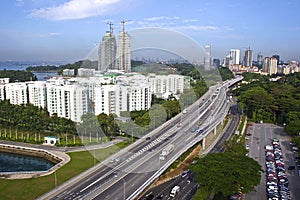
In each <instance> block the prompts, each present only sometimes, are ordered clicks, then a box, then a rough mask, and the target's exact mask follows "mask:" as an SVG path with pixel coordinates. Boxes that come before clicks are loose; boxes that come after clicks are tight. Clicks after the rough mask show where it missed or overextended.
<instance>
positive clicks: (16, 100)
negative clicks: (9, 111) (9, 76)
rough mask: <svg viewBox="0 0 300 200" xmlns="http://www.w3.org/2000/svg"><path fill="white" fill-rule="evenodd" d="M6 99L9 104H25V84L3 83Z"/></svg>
mask: <svg viewBox="0 0 300 200" xmlns="http://www.w3.org/2000/svg"><path fill="white" fill-rule="evenodd" d="M5 93H6V99H9V102H10V103H11V104H19V105H20V104H27V103H28V98H27V85H26V83H25V82H20V83H7V84H5Z"/></svg>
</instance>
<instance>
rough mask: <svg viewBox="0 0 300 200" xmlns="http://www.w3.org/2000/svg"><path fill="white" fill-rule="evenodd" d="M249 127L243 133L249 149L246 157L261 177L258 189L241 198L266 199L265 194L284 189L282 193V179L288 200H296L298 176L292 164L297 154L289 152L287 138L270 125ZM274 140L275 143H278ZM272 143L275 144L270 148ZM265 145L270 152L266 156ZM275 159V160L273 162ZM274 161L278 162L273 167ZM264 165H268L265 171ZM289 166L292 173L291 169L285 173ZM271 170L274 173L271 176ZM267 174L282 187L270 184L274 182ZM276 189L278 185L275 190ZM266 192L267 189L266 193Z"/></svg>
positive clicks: (297, 196)
mask: <svg viewBox="0 0 300 200" xmlns="http://www.w3.org/2000/svg"><path fill="white" fill-rule="evenodd" d="M251 124H252V125H251V126H249V128H248V130H247V133H246V134H247V135H246V137H247V139H246V145H247V147H249V156H250V157H252V158H254V159H255V160H257V161H258V162H259V164H260V165H261V166H262V169H263V170H264V171H265V173H263V174H262V179H261V182H260V185H259V186H257V187H256V192H251V193H249V194H247V195H246V196H245V198H246V199H247V200H257V199H268V198H267V191H269V192H268V193H274V191H276V190H280V188H281V187H283V188H284V189H282V190H285V187H284V186H283V185H284V184H285V182H284V181H283V179H285V178H284V177H285V175H286V177H287V181H286V183H288V184H285V185H286V186H287V187H288V189H289V190H290V198H291V199H299V198H300V176H299V174H298V171H297V165H296V163H295V159H296V157H297V154H296V153H295V152H293V151H292V147H293V146H292V145H291V144H290V137H289V136H287V135H286V134H285V133H284V131H283V127H280V126H276V125H273V124H256V123H251ZM273 139H275V140H273ZM276 139H278V141H277V140H276ZM273 142H275V143H274V144H273ZM267 145H270V146H272V148H273V150H269V153H267V152H266V146H267ZM274 145H275V146H274ZM268 148H271V147H268ZM268 148H267V149H268ZM272 157H274V166H273V164H272ZM275 157H277V158H276V159H275ZM280 159H282V161H280ZM276 160H278V161H277V163H275V161H276ZM267 162H268V163H267ZM266 164H268V166H269V167H266ZM290 166H295V169H292V167H291V168H290V169H288V168H289V167H290ZM274 169H275V173H274V174H273V172H274ZM266 172H267V173H266ZM278 173H279V174H278ZM267 174H273V175H274V176H275V177H276V178H277V181H279V183H280V181H281V182H282V183H283V184H277V186H276V185H275V184H273V183H272V184H271V182H272V180H273V181H276V180H275V178H272V175H268V176H267ZM281 179H282V180H281ZM267 182H268V185H271V186H267ZM278 185H280V187H279V188H278ZM273 186H274V187H273ZM267 188H269V190H268V189H267ZM282 193H284V192H282ZM285 194H287V195H286V196H285V195H283V197H287V198H288V196H289V195H288V192H286V193H285ZM274 196H276V195H274ZM279 197H280V196H279ZM274 199H276V198H274Z"/></svg>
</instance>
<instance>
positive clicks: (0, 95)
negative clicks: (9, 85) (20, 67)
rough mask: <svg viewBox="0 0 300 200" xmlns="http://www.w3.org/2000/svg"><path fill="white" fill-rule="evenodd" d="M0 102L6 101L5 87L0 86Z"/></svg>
mask: <svg viewBox="0 0 300 200" xmlns="http://www.w3.org/2000/svg"><path fill="white" fill-rule="evenodd" d="M0 100H2V101H3V100H5V85H2V84H0Z"/></svg>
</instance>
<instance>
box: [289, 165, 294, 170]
mask: <svg viewBox="0 0 300 200" xmlns="http://www.w3.org/2000/svg"><path fill="white" fill-rule="evenodd" d="M295 168H296V167H295V166H289V167H288V170H293V169H295Z"/></svg>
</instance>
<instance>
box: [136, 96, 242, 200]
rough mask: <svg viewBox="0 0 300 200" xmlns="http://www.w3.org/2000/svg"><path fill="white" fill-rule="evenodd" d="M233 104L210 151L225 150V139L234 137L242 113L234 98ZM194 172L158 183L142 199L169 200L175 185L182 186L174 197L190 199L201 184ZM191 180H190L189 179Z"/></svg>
mask: <svg viewBox="0 0 300 200" xmlns="http://www.w3.org/2000/svg"><path fill="white" fill-rule="evenodd" d="M233 103H234V104H233V105H232V106H231V109H230V111H231V117H230V118H231V119H230V120H229V121H228V124H227V126H226V127H225V129H224V130H223V132H222V133H221V135H220V137H219V138H218V139H217V141H216V142H217V143H216V145H215V146H214V147H213V148H212V149H208V150H207V151H208V153H216V152H223V151H224V150H225V149H224V144H225V141H226V140H228V139H229V138H230V137H232V136H233V135H234V133H235V131H236V129H237V128H238V125H239V121H240V115H239V113H238V110H237V102H236V100H235V99H233ZM193 176H194V175H193V173H191V172H188V173H187V176H186V177H182V176H178V177H174V178H173V179H171V180H169V181H167V182H165V183H163V184H161V185H158V186H156V187H154V188H151V189H149V190H148V191H147V192H146V193H145V194H144V195H143V196H141V197H140V198H139V199H140V200H148V199H151V198H152V197H153V199H161V200H167V199H170V191H171V190H172V188H173V187H174V186H175V185H179V186H180V188H181V189H180V192H179V193H178V195H176V196H175V197H174V198H173V199H174V200H175V199H176V200H177V199H178V200H190V199H192V197H193V195H194V194H195V193H196V191H197V189H198V187H199V185H198V184H197V182H196V181H195V180H194V178H193ZM188 180H189V181H188Z"/></svg>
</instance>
